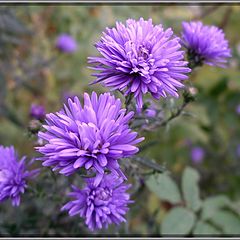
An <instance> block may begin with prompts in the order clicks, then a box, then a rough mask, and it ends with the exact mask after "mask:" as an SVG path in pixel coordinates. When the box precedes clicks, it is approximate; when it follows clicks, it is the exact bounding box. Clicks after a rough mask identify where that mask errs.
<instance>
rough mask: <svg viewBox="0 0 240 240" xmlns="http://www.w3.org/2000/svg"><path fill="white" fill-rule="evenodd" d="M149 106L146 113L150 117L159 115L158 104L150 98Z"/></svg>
mask: <svg viewBox="0 0 240 240" xmlns="http://www.w3.org/2000/svg"><path fill="white" fill-rule="evenodd" d="M148 102H149V106H148V107H147V109H146V110H145V111H144V114H145V116H146V117H149V118H154V117H156V115H157V106H156V104H155V103H154V102H153V101H151V100H149V101H148Z"/></svg>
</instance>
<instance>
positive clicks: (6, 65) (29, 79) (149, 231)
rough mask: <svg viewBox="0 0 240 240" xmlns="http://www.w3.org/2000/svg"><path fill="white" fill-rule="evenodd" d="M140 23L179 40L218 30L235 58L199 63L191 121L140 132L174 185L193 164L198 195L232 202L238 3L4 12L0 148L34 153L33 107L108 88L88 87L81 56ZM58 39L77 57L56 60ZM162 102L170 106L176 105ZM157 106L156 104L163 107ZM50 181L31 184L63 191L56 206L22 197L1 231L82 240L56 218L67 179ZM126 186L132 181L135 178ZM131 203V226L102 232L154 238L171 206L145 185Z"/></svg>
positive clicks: (239, 96)
mask: <svg viewBox="0 0 240 240" xmlns="http://www.w3.org/2000/svg"><path fill="white" fill-rule="evenodd" d="M140 17H144V18H145V19H148V18H152V19H153V22H154V23H155V24H160V23H161V24H163V25H164V27H165V28H167V27H171V28H173V30H174V32H175V34H176V35H180V32H181V22H182V21H190V20H201V21H203V22H204V23H205V24H209V25H217V26H219V27H221V28H222V29H224V32H225V36H226V38H227V39H228V40H229V44H230V47H231V49H232V55H233V57H232V58H231V60H230V61H229V65H228V67H227V68H225V69H221V68H215V67H210V66H203V67H201V68H198V69H196V70H194V72H193V74H192V75H191V84H192V86H193V87H194V91H196V92H197V93H196V96H195V97H196V100H195V101H194V102H193V103H190V104H189V105H188V106H187V108H186V109H185V112H187V113H188V114H186V115H182V116H180V117H178V118H177V119H174V120H173V121H172V122H170V124H169V125H168V126H167V127H165V128H159V130H158V131H155V132H153V133H146V132H144V133H140V134H142V135H144V136H145V137H146V140H145V142H144V144H147V143H150V142H151V141H153V140H154V141H155V143H154V145H149V146H148V147H145V148H144V149H143V151H142V152H141V153H140V155H141V156H143V157H148V158H151V159H154V160H155V161H156V162H157V163H158V164H160V165H165V166H166V168H167V169H168V170H169V171H170V172H171V176H172V177H173V178H174V179H175V180H176V181H177V182H178V184H179V183H180V178H181V176H182V172H183V170H184V168H185V167H186V166H187V165H188V166H192V167H193V168H195V169H196V170H197V171H198V172H199V174H200V182H199V184H200V190H201V197H202V198H205V197H207V196H215V195H218V194H224V195H226V196H227V197H229V198H230V199H231V200H232V201H233V202H234V204H238V201H239V199H240V191H239V185H240V174H239V173H240V153H238V152H237V149H238V145H239V144H240V121H239V119H240V115H239V114H238V113H237V112H236V108H237V106H238V104H240V71H239V67H240V38H239V22H240V6H238V5H237V4H235V5H230V4H222V5H220V4H215V5H199V6H197V5H194V4H189V5H188V4H185V5H180V4H171V5H167V4H154V5H150V4H147V5H144V4H137V5H130V4H129V5H126V4H122V5H120V4H119V5H110V4H109V5H103V4H99V5H94V4H88V5H81V4H79V5H60V4H59V5H39V6H37V5H28V6H27V5H26V6H24V5H20V6H18V7H14V6H7V7H6V6H1V7H0V43H1V44H0V56H1V62H0V144H2V145H14V146H15V147H16V149H17V150H18V151H19V154H20V155H28V156H29V157H34V156H36V153H35V151H34V149H33V147H34V146H35V145H36V144H37V142H36V137H34V136H29V133H28V126H29V121H30V120H31V119H30V117H29V108H30V106H31V103H38V104H43V105H44V106H45V107H46V109H47V112H54V111H57V110H59V109H60V108H61V106H62V103H63V102H64V101H65V100H64V96H65V95H68V94H70V95H73V94H76V95H81V94H82V93H83V92H84V91H87V92H91V91H93V90H95V91H97V92H104V91H107V89H104V88H103V87H102V86H100V85H93V86H89V83H90V82H91V81H92V80H93V79H94V78H93V77H92V76H91V74H92V73H93V72H92V71H91V69H89V68H87V67H88V64H87V57H88V56H93V55H98V53H97V50H96V49H95V47H94V43H96V42H97V41H98V40H99V39H100V37H101V34H102V32H103V31H104V29H105V28H106V27H112V26H114V25H115V22H116V21H123V22H125V20H126V19H128V18H135V19H139V18H140ZM61 33H69V34H70V35H72V36H73V37H74V38H75V39H76V41H77V43H78V50H77V51H76V52H75V53H73V54H65V53H60V52H59V51H58V50H57V49H56V47H55V42H56V38H57V36H58V35H59V34H61ZM164 101H165V100H164ZM167 101H168V102H169V104H173V105H174V106H175V104H178V103H179V102H181V99H179V100H178V101H177V100H174V101H173V100H170V99H169V100H167ZM158 104H159V105H160V106H161V104H163V100H161V101H160V102H159V103H158ZM189 142H191V144H189ZM193 146H201V147H202V148H203V149H204V151H205V153H206V154H205V157H204V159H203V162H202V163H201V164H196V163H194V162H193V161H192V160H191V155H190V150H191V147H193ZM239 146H240V145H239ZM137 167H141V166H139V165H137ZM50 175H51V174H50V173H49V172H46V173H44V174H42V175H41V176H40V177H39V179H36V182H37V181H38V182H37V183H35V185H36V186H38V185H41V187H42V191H44V192H45V195H47V193H49V192H52V191H53V192H54V193H56V195H57V193H58V192H59V194H60V195H59V196H58V198H57V200H56V199H55V198H53V197H52V196H47V197H46V198H45V199H44V197H42V195H41V196H40V197H39V196H38V198H37V197H36V196H35V197H34V196H32V197H30V199H29V198H28V197H27V196H24V199H23V201H22V202H23V204H22V205H21V207H20V209H18V210H16V211H15V209H13V208H12V207H11V205H10V203H9V202H7V203H3V204H2V206H0V226H1V227H0V234H3V235H26V234H35V235H41V236H42V235H51V234H53V235H60V236H67V235H72V236H76V235H82V234H83V235H84V234H88V232H87V230H86V229H85V228H84V227H83V224H82V223H79V221H78V218H77V217H76V218H72V219H70V218H68V217H67V216H66V214H60V213H57V212H58V211H59V210H58V209H60V207H61V205H62V204H63V203H64V201H63V195H64V192H65V191H66V189H62V188H61V186H62V185H61V184H62V182H61V181H65V180H64V177H63V176H59V175H58V178H59V180H58V183H56V186H52V185H51V183H49V182H48V181H50V180H49V179H51V176H50ZM131 177H132V176H131ZM51 180H52V179H51ZM131 181H133V182H134V176H133V177H132V178H131ZM50 182H51V181H50ZM49 185H51V186H49ZM36 186H35V187H36ZM43 186H46V187H45V188H44V187H43ZM65 187H66V185H64V188H65ZM146 193H147V194H146ZM43 195H44V194H43ZM55 197H56V196H55ZM134 200H135V203H134V204H133V206H132V207H131V211H130V213H129V222H128V225H127V226H123V227H122V229H121V230H116V229H115V228H114V227H113V228H112V229H110V230H109V231H105V234H106V233H111V234H115V235H117V236H118V234H129V235H131V234H133V235H156V234H158V233H159V230H158V229H159V226H160V224H161V221H162V219H163V218H164V214H165V213H166V212H167V211H168V210H169V206H166V204H163V203H162V201H161V200H160V199H159V198H158V197H157V196H156V195H155V194H154V193H152V192H150V191H149V190H148V189H147V188H146V187H144V186H143V188H141V189H140V191H139V192H138V194H136V195H134ZM24 201H26V202H24ZM4 206H5V207H4ZM42 209H44V210H43V211H42ZM16 212H17V213H16ZM16 214H18V218H17V221H15V220H16V218H15V217H16ZM46 219H49V221H46ZM153 223H154V224H153ZM239 229H240V225H239Z"/></svg>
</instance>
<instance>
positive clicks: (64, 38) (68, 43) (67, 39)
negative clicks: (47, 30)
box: [56, 33, 77, 53]
mask: <svg viewBox="0 0 240 240" xmlns="http://www.w3.org/2000/svg"><path fill="white" fill-rule="evenodd" d="M56 48H58V49H59V50H60V51H61V52H65V53H73V52H75V51H76V50H77V42H76V41H75V39H74V38H73V37H72V36H71V35H69V34H66V33H63V34H61V35H59V36H58V38H57V40H56Z"/></svg>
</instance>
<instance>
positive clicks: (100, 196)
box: [87, 187, 112, 206]
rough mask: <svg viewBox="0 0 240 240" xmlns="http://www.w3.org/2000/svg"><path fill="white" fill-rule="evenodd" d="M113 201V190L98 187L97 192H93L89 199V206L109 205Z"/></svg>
mask: <svg viewBox="0 0 240 240" xmlns="http://www.w3.org/2000/svg"><path fill="white" fill-rule="evenodd" d="M111 199H112V190H110V189H109V188H107V187H105V188H103V187H98V188H97V189H95V190H92V191H91V193H90V195H89V196H88V198H87V204H88V205H91V204H94V205H97V206H99V205H107V204H108V202H109V201H110V200H111Z"/></svg>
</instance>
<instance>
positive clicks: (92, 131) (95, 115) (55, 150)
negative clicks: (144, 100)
mask: <svg viewBox="0 0 240 240" xmlns="http://www.w3.org/2000/svg"><path fill="white" fill-rule="evenodd" d="M132 116H133V112H129V113H128V114H126V109H121V101H120V99H115V97H114V96H111V95H110V93H104V94H100V96H99V97H98V96H97V94H96V93H95V92H93V93H92V95H91V96H89V95H88V94H87V93H85V94H84V105H83V106H82V105H81V103H80V101H79V99H78V98H77V97H75V98H74V101H72V100H71V99H68V107H67V106H65V105H64V109H63V110H61V111H60V112H57V113H56V114H53V113H50V114H47V115H46V121H47V125H44V126H43V127H44V128H45V129H46V130H47V131H46V132H40V133H39V137H40V138H42V139H44V140H46V141H47V143H46V144H45V145H44V146H41V147H38V148H37V149H38V151H39V152H41V153H42V154H44V156H43V157H42V158H41V160H42V161H43V165H44V166H53V167H54V168H53V170H56V169H60V173H61V174H64V175H66V176H68V175H70V174H72V173H74V172H76V171H77V170H78V169H79V168H85V169H87V170H88V169H90V168H93V169H94V170H96V171H97V172H98V173H99V174H98V176H99V177H100V178H99V179H98V181H100V180H101V176H103V174H104V169H109V170H110V171H114V172H115V173H116V174H117V173H118V174H122V175H123V173H122V172H121V170H120V167H119V164H118V161H117V160H119V159H120V158H124V157H128V156H131V155H133V154H135V153H137V152H138V148H137V147H136V146H134V145H135V144H137V143H139V142H140V141H142V140H143V138H138V139H137V138H136V137H137V133H136V132H132V131H131V129H130V128H129V126H128V122H129V120H130V119H131V118H132Z"/></svg>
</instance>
